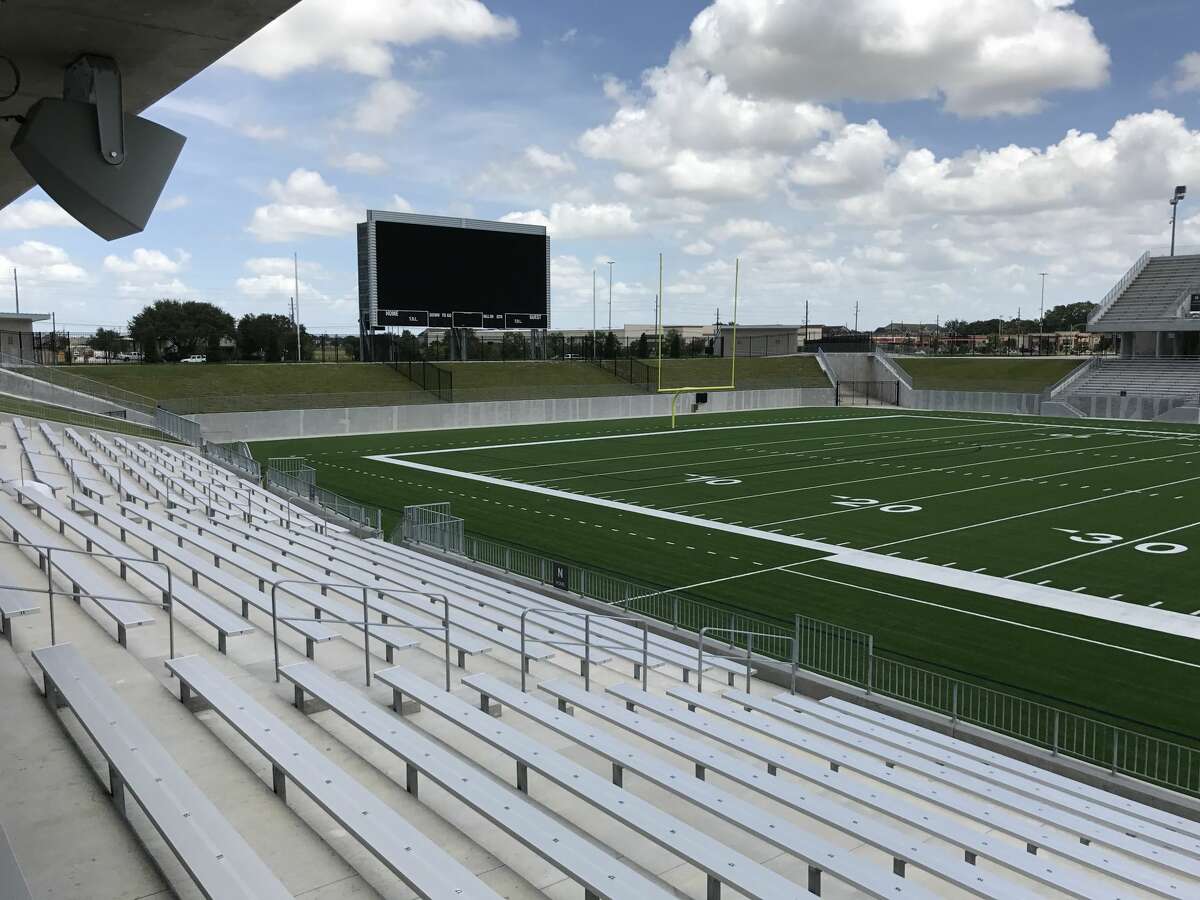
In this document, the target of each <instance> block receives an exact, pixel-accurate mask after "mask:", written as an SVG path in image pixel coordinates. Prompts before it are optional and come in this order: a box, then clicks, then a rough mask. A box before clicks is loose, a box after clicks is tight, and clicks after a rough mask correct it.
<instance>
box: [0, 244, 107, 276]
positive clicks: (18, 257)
mask: <svg viewBox="0 0 1200 900" xmlns="http://www.w3.org/2000/svg"><path fill="white" fill-rule="evenodd" d="M13 269H17V270H19V271H20V273H21V283H22V284H40V283H79V282H83V281H87V277H88V276H87V272H86V271H84V269H83V268H82V267H81V266H78V265H76V264H75V263H73V262H72V261H71V257H70V255H69V254H68V253H67V251H66V250H64V249H63V248H62V247H57V246H55V245H54V244H47V243H45V242H43V241H22V242H21V243H20V244H18V245H17V246H15V247H9V248H8V249H6V250H0V271H8V272H9V273H10V274H11V271H12V270H13Z"/></svg>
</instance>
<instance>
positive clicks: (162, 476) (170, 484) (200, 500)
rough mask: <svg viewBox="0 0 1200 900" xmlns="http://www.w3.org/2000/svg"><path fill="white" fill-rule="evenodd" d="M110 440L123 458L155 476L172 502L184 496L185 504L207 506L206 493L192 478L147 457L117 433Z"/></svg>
mask: <svg viewBox="0 0 1200 900" xmlns="http://www.w3.org/2000/svg"><path fill="white" fill-rule="evenodd" d="M108 441H109V445H110V446H112V447H113V448H114V449H115V450H116V451H118V454H119V455H120V456H121V457H122V458H123V459H125V460H129V461H131V462H132V463H135V464H137V465H138V466H140V467H141V469H142V470H143V471H144V472H146V473H147V474H148V475H149V476H150V477H152V478H154V479H155V480H156V481H157V482H158V483H159V484H160V485H161V486H162V488H163V489H164V490H165V491H166V496H167V497H168V498H170V499H171V502H172V503H177V502H178V498H179V497H180V496H183V497H184V498H186V500H187V503H186V504H185V505H190V506H199V507H201V508H203V507H205V506H207V499H206V498H205V496H204V494H203V493H201V492H199V491H197V490H196V489H195V487H194V486H193V484H192V483H191V482H190V479H188V478H186V477H180V476H178V475H176V474H175V473H174V472H170V471H168V470H167V469H166V468H165V467H164V466H163V465H161V464H160V463H159V462H158V461H157V460H155V459H153V458H151V457H147V456H146V455H145V454H143V453H142V452H141V451H140V450H138V449H137V448H136V447H135V446H133V444H131V443H130V442H129V441H126V440H123V439H122V438H119V437H116V436H115V435H113V436H110V437H109V439H108ZM159 496H160V498H161V497H162V496H163V495H162V493H160V494H159Z"/></svg>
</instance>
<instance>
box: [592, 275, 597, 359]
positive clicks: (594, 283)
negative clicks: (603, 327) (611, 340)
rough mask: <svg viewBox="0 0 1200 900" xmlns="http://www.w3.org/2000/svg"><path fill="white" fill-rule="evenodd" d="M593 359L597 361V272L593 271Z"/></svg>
mask: <svg viewBox="0 0 1200 900" xmlns="http://www.w3.org/2000/svg"><path fill="white" fill-rule="evenodd" d="M592 359H596V270H595V269H592Z"/></svg>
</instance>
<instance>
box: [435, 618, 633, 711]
mask: <svg viewBox="0 0 1200 900" xmlns="http://www.w3.org/2000/svg"><path fill="white" fill-rule="evenodd" d="M539 612H540V613H554V614H555V615H574V616H581V617H582V618H583V640H582V641H551V640H546V639H545V638H540V639H539V640H538V643H541V644H547V645H549V646H551V647H553V646H564V647H565V646H576V647H578V646H582V647H583V660H582V661H581V662H580V663H579V668H580V670H581V671H580V673H579V674H580V675H582V676H583V684H584V689H585V690H589V691H590V690H591V689H592V655H591V654H592V648H593V646H595V649H597V650H626V649H628V647H619V646H615V645H614V646H611V647H605V646H603V645H593V644H592V619H613V620H616V621H619V622H632V623H633V624H634V625H639V626H641V629H642V664H641V666H640V667H639V666H637V665H635V666H634V673H633V677H634V678H638V677H640V678H641V681H642V689H643V690H645V689H646V679H647V677H648V676H647V670H648V669H649V668H650V628H649V627H648V626H647V624H646V620H645V619H641V618H638V617H635V616H614V615H609V614H606V613H595V612H588V611H585V610H582V609H581V610H578V611H576V610H569V609H560V608H558V607H556V606H535V607H530V608H528V609H525V610H523V611H522V612H521V691H522V692H523V693H525V692H527V687H526V675H527V674H528V672H529V658H528V657H527V656H526V655H525V644H526V639H525V625H526V623H527V622H528V620H529V616H530V615H531V614H535V613H539ZM447 690H449V688H447Z"/></svg>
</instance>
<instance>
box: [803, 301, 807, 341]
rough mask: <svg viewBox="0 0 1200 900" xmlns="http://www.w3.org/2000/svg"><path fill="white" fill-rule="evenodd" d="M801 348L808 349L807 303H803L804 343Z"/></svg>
mask: <svg viewBox="0 0 1200 900" xmlns="http://www.w3.org/2000/svg"><path fill="white" fill-rule="evenodd" d="M802 346H803V347H804V349H805V350H807V349H808V301H807V300H805V301H804V341H803V344H802Z"/></svg>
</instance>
